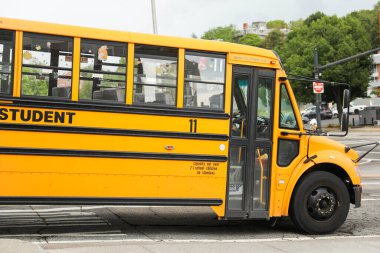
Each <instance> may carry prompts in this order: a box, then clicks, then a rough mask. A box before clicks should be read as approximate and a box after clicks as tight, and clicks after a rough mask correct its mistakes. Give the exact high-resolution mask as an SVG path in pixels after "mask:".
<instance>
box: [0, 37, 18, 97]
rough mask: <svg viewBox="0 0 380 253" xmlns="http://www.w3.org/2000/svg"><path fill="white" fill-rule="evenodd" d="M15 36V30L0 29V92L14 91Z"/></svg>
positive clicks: (8, 92)
mask: <svg viewBox="0 0 380 253" xmlns="http://www.w3.org/2000/svg"><path fill="white" fill-rule="evenodd" d="M14 37H15V32H14V31H6V30H0V77H1V79H0V80H1V83H0V94H10V93H11V91H12V76H13V52H14V50H13V48H14Z"/></svg>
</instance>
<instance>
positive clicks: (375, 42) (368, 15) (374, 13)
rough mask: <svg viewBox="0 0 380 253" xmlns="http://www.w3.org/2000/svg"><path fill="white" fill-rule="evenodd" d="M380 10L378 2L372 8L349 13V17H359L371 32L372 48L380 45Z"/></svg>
mask: <svg viewBox="0 0 380 253" xmlns="http://www.w3.org/2000/svg"><path fill="white" fill-rule="evenodd" d="M379 11H380V2H378V3H377V4H376V5H375V6H374V8H373V9H372V10H361V11H355V12H352V13H350V14H348V16H349V17H353V18H357V19H358V20H359V21H360V22H361V24H362V25H363V26H364V29H365V30H366V31H367V32H368V33H369V35H370V39H371V44H372V48H377V47H379V46H380V43H379V24H378V22H379V20H378V12H379Z"/></svg>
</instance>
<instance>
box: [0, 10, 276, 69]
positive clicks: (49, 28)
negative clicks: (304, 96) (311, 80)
mask: <svg viewBox="0 0 380 253" xmlns="http://www.w3.org/2000/svg"><path fill="white" fill-rule="evenodd" d="M0 29H8V30H16V31H24V32H34V33H45V34H53V35H61V36H69V37H80V38H88V39H98V40H110V41H119V42H129V43H136V44H146V45H156V46H167V47H176V48H185V49H192V50H204V51H213V52H221V53H234V54H236V55H237V57H236V59H239V60H243V61H244V60H246V61H251V60H252V59H253V60H254V58H251V59H248V58H247V59H243V58H244V56H245V55H249V56H257V57H260V59H262V58H266V59H268V60H273V61H276V63H273V64H274V65H273V67H275V68H276V67H277V68H279V64H278V61H279V59H278V58H277V56H276V55H275V53H274V52H273V51H271V50H267V49H263V48H258V47H253V46H247V45H241V44H235V43H229V42H221V41H211V40H203V39H190V38H179V37H173V36H163V35H154V34H143V33H134V32H124V31H116V30H106V29H97V28H89V27H80V26H71V25H61V24H52V23H46V22H37V21H29V20H20V19H12V18H3V17H0ZM239 55H240V56H239ZM260 59H259V60H260Z"/></svg>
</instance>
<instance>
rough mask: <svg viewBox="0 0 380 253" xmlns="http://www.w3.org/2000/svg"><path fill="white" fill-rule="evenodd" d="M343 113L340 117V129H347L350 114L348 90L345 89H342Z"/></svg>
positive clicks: (344, 130) (345, 130)
mask: <svg viewBox="0 0 380 253" xmlns="http://www.w3.org/2000/svg"><path fill="white" fill-rule="evenodd" d="M342 107H343V113H342V118H341V121H340V122H341V130H342V131H343V132H347V131H348V124H349V115H350V91H349V90H348V89H345V90H344V91H343V106H342Z"/></svg>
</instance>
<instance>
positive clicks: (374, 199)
mask: <svg viewBox="0 0 380 253" xmlns="http://www.w3.org/2000/svg"><path fill="white" fill-rule="evenodd" d="M362 201H380V199H362Z"/></svg>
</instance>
